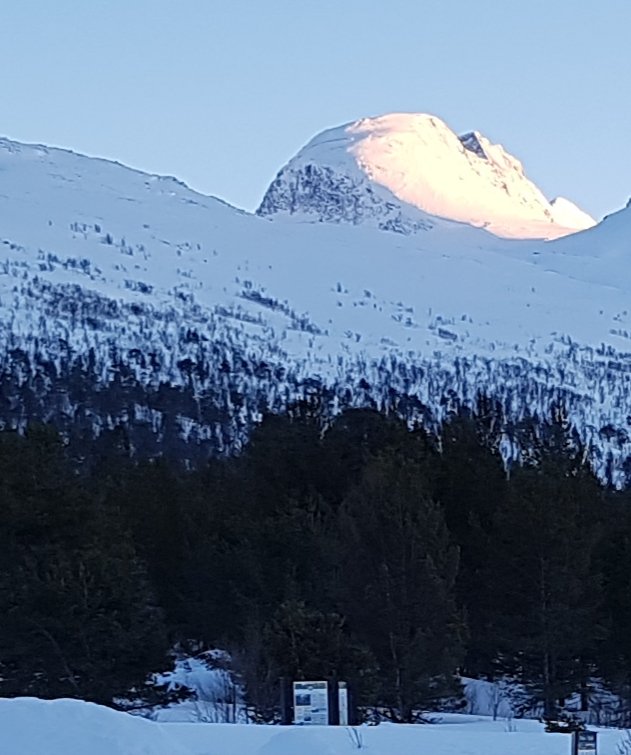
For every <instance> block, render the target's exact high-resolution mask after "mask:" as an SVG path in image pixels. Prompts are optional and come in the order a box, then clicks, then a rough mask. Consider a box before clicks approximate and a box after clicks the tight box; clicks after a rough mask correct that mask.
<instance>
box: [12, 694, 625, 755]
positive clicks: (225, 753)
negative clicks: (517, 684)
mask: <svg viewBox="0 0 631 755" xmlns="http://www.w3.org/2000/svg"><path fill="white" fill-rule="evenodd" d="M620 737H621V735H620V732H617V731H603V732H601V733H600V735H599V740H600V741H599V753H600V755H615V753H616V749H617V743H618V742H619V740H620ZM359 749H362V750H365V751H366V752H367V753H368V754H369V755H392V754H393V753H396V755H422V754H423V753H431V755H509V754H512V755H569V753H570V739H569V737H568V736H567V735H564V734H544V733H543V727H542V726H541V725H540V724H538V723H536V722H534V721H492V720H491V719H488V718H481V717H475V716H464V715H445V716H442V717H441V718H440V720H439V721H438V722H437V723H436V724H435V725H430V726H396V725H388V724H382V725H380V726H374V727H370V726H362V727H358V728H357V729H355V730H351V729H348V728H341V727H340V728H333V727H332V728H325V727H309V728H298V727H291V728H286V727H279V726H253V725H249V726H248V725H244V724H233V725H230V724H177V723H155V722H151V721H147V720H145V719H142V718H138V717H134V716H130V715H127V714H125V713H118V712H115V711H112V710H109V709H108V708H102V707H100V706H98V705H93V704H91V703H85V702H81V701H79V700H53V701H45V700H38V699H34V698H18V699H15V700H8V699H0V753H2V755H352V753H353V752H356V751H358V750H359Z"/></svg>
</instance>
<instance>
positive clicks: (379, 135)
mask: <svg viewBox="0 0 631 755" xmlns="http://www.w3.org/2000/svg"><path fill="white" fill-rule="evenodd" d="M258 212H259V214H260V215H264V216H267V215H276V214H279V213H280V214H290V215H294V214H297V215H299V216H300V215H302V216H306V217H308V218H309V217H311V218H314V217H315V218H316V219H319V220H327V221H331V220H335V221H347V222H352V223H370V224H375V225H377V226H378V227H379V228H382V229H386V230H396V231H400V232H403V233H411V232H416V231H419V230H423V229H426V228H428V227H432V226H433V225H435V221H432V220H430V219H429V218H427V217H426V215H425V213H429V214H430V215H434V216H439V217H441V218H449V219H451V220H457V221H460V222H464V223H470V224H472V225H474V226H477V227H482V228H486V229H488V230H489V231H491V232H493V233H495V234H497V235H499V236H504V237H508V238H556V237H558V236H564V235H567V234H568V233H573V232H575V231H577V230H582V229H585V228H589V227H590V226H592V225H594V223H595V221H594V220H593V218H591V217H590V216H589V215H587V214H586V213H584V212H583V211H582V210H580V209H579V208H578V207H576V205H574V204H573V203H572V202H570V201H569V200H567V199H563V198H558V199H556V200H554V201H553V202H549V201H548V200H547V199H546V198H545V196H544V195H543V194H542V193H541V191H540V190H539V189H538V188H537V187H536V186H535V185H534V184H533V183H532V182H531V181H530V180H529V179H528V178H527V176H526V175H525V173H524V169H523V166H522V164H521V163H520V162H519V160H517V158H515V157H513V156H512V155H510V154H508V152H506V150H504V148H503V147H502V146H500V145H499V144H492V143H491V142H490V141H489V140H488V139H486V138H485V137H484V136H482V135H481V134H480V133H478V132H477V131H473V132H470V133H468V134H464V135H463V136H461V137H458V136H457V135H456V134H455V133H454V132H453V131H452V130H451V129H450V128H449V127H448V126H447V125H446V124H445V123H444V122H443V121H441V120H440V119H439V118H436V117H434V116H431V115H422V114H409V113H395V114H390V115H384V116H380V117H378V118H365V119H363V120H360V121H356V122H355V123H350V124H346V125H344V126H340V127H338V128H333V129H330V130H328V131H325V132H324V133H322V134H319V135H318V136H316V137H315V138H314V139H312V140H311V141H310V142H309V144H307V146H306V147H305V148H304V149H303V150H301V151H300V152H299V153H298V155H296V157H294V158H293V159H292V160H291V161H290V162H289V164H288V165H287V166H286V167H285V168H283V170H282V171H281V172H280V173H279V174H278V176H277V178H276V180H275V181H274V182H273V184H272V185H271V186H270V188H269V190H268V192H267V194H266V195H265V197H264V198H263V201H262V203H261V206H260V208H259V210H258Z"/></svg>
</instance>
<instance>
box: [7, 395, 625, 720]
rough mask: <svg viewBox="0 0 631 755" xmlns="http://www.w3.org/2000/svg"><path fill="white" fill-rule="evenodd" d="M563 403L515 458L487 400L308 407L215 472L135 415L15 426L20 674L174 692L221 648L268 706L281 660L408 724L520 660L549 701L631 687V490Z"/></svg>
mask: <svg viewBox="0 0 631 755" xmlns="http://www.w3.org/2000/svg"><path fill="white" fill-rule="evenodd" d="M556 414H557V416H555V417H554V419H552V420H550V421H545V422H542V421H536V420H535V419H532V420H530V421H529V422H527V423H524V427H523V428H521V433H522V437H525V438H529V441H528V442H527V443H525V444H524V446H523V447H524V448H525V449H527V453H526V454H525V456H524V459H523V464H522V465H520V466H519V467H513V468H512V469H510V470H507V469H506V468H505V467H504V465H503V463H502V460H501V457H500V455H499V452H498V448H499V444H500V440H501V439H500V438H499V437H498V436H497V432H498V431H496V429H495V428H496V425H497V424H499V423H496V422H495V421H494V411H493V407H492V405H490V404H489V403H488V402H484V401H481V402H480V404H479V405H478V407H477V408H476V410H475V412H471V411H461V412H459V413H455V414H454V415H453V416H452V417H451V418H450V419H449V421H448V422H446V423H445V424H444V425H443V427H442V429H441V432H440V435H439V436H438V437H437V436H435V435H432V434H429V433H428V432H426V431H425V430H424V429H423V428H422V427H415V428H410V427H408V426H407V425H406V424H405V423H404V422H402V421H400V420H398V419H395V418H393V417H389V416H385V415H381V414H379V413H377V412H374V411H370V410H351V411H347V412H345V413H344V414H342V415H340V416H338V417H337V418H336V419H334V420H333V421H326V422H325V421H324V420H323V419H322V414H321V413H320V412H319V410H318V406H317V403H307V404H302V405H299V406H296V407H294V408H293V409H292V410H291V411H290V412H289V413H287V414H286V415H283V416H268V417H266V418H265V419H264V420H263V421H262V423H261V424H260V425H259V426H258V427H257V428H256V429H255V431H254V432H253V434H252V436H251V439H250V442H249V444H248V445H247V447H246V448H245V449H244V451H243V452H242V453H241V454H240V455H239V456H238V457H233V458H227V459H215V460H212V461H211V462H209V463H208V464H206V465H204V466H203V467H201V468H197V469H186V468H184V467H182V465H181V464H178V463H176V462H173V463H171V462H169V461H168V460H167V459H161V460H158V461H155V460H154V461H143V460H139V459H136V458H135V457H134V455H133V453H131V451H130V448H129V445H128V443H127V440H126V438H125V436H124V434H121V433H117V432H112V433H109V434H106V435H104V436H102V437H101V439H100V440H99V441H98V442H95V443H94V444H92V445H91V446H85V447H76V446H68V445H66V444H64V442H63V441H62V439H61V438H60V437H59V436H58V435H57V434H56V432H55V431H54V430H53V429H51V428H49V427H46V426H32V427H31V428H30V430H29V431H28V433H27V434H26V435H25V436H20V435H17V434H15V433H10V432H3V433H0V617H1V619H0V694H1V695H4V696H14V695H37V696H40V697H61V696H65V697H80V698H83V699H86V700H93V701H97V702H100V703H104V704H107V705H117V706H122V707H124V706H125V703H124V699H130V700H133V701H139V700H165V699H167V697H168V696H166V694H165V692H164V690H161V689H160V688H158V687H155V686H151V684H149V683H148V682H147V678H148V674H149V673H150V672H153V671H158V670H164V669H166V668H168V666H169V654H170V651H171V650H172V649H173V648H174V647H181V648H186V647H195V648H196V649H199V648H204V647H206V648H223V649H225V650H227V651H228V652H229V653H230V655H231V657H232V662H233V664H234V669H235V671H236V672H237V673H238V674H239V677H240V679H241V680H242V682H243V684H244V686H245V690H246V695H247V699H248V703H249V705H250V706H251V709H252V711H253V713H254V714H255V715H256V717H257V718H258V719H259V720H274V718H275V716H276V715H277V701H278V689H277V683H278V679H279V677H281V676H284V675H286V676H292V677H294V678H326V677H331V676H337V677H338V678H341V679H346V680H348V681H349V682H352V683H353V684H354V686H355V689H356V691H357V694H358V697H359V701H360V702H361V703H362V705H363V706H364V708H365V709H366V710H368V709H370V708H371V707H372V708H375V707H379V708H380V709H381V710H382V712H383V711H385V712H386V714H387V715H389V716H390V717H391V718H392V719H394V720H401V721H410V720H414V718H415V716H416V714H417V712H418V710H419V709H431V708H433V707H436V706H438V705H440V703H441V701H443V700H444V699H445V698H446V697H450V696H451V697H453V696H457V694H458V682H457V679H458V675H466V676H474V677H479V678H488V679H495V678H499V677H502V676H503V675H508V676H510V677H511V678H513V679H515V680H517V681H519V682H521V683H522V684H523V685H524V689H525V690H526V695H525V697H524V700H523V704H524V709H526V708H527V707H529V706H532V705H533V704H534V705H537V704H538V705H539V706H540V707H541V709H543V710H544V711H545V712H546V713H548V714H553V713H554V711H555V709H556V708H557V707H558V706H560V705H562V704H563V701H564V700H565V699H567V697H568V696H569V695H571V694H580V695H581V696H582V698H583V699H587V696H588V695H589V691H590V685H591V684H593V683H594V680H599V682H602V683H604V684H605V686H606V687H607V688H609V689H610V690H612V691H613V692H615V693H616V694H618V695H620V696H621V697H622V698H623V699H627V700H630V702H631V500H630V494H629V493H627V492H624V491H622V492H621V491H614V490H610V489H606V488H603V487H602V486H601V485H600V484H599V482H598V481H597V479H596V478H595V477H594V475H593V473H592V472H591V470H590V467H589V465H588V463H587V461H586V459H587V456H588V454H587V453H586V449H584V448H582V447H581V445H580V443H579V442H578V440H577V439H576V437H574V435H573V433H572V432H571V430H570V429H569V428H568V427H567V426H566V423H565V422H564V418H563V414H562V412H561V411H558V412H557V413H556Z"/></svg>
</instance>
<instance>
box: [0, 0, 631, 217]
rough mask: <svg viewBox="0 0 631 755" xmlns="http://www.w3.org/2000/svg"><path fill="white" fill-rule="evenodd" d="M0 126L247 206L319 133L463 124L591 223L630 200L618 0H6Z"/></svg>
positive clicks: (621, 4)
mask: <svg viewBox="0 0 631 755" xmlns="http://www.w3.org/2000/svg"><path fill="white" fill-rule="evenodd" d="M0 23H1V24H2V47H1V48H0V56H1V59H2V69H1V70H2V87H1V89H0V91H1V93H2V96H1V100H0V102H1V103H2V107H1V109H0V134H3V135H5V136H9V137H11V138H15V139H18V140H22V141H36V142H43V143H46V144H53V145H59V146H63V147H69V148H72V149H74V150H76V151H79V152H85V153H88V154H92V155H99V156H103V157H109V158H113V159H116V160H118V161H120V162H123V163H126V164H128V165H132V166H134V167H138V168H142V169H143V170H147V171H151V172H156V173H168V174H171V175H176V176H177V177H178V178H181V179H182V180H184V181H186V182H187V183H188V184H189V185H191V186H192V187H193V188H195V189H198V190H199V191H202V192H204V193H209V194H214V195H216V196H219V197H222V198H224V199H226V200H227V201H229V202H231V203H232V204H235V205H237V206H239V207H244V208H246V209H253V208H254V207H255V206H256V205H257V203H258V201H259V200H260V198H261V196H262V194H263V192H264V190H265V188H266V186H267V184H268V183H269V181H270V180H271V179H272V178H273V176H274V174H275V173H276V172H277V170H278V169H279V168H280V167H281V166H282V165H283V164H284V162H286V161H287V160H288V159H289V158H290V157H291V156H292V155H293V154H294V153H295V152H296V151H297V150H298V149H299V148H300V147H301V146H302V145H303V144H304V143H305V142H306V141H307V140H308V139H309V138H311V136H313V135H314V134H315V133H317V132H318V131H321V130H322V129H324V128H327V127H330V126H334V125H338V124H340V123H344V122H346V121H350V120H355V119H357V118H360V117H364V116H369V115H378V114H381V113H385V112H391V111H409V112H428V113H432V114H434V115H437V116H439V117H441V118H442V119H444V120H445V121H447V123H448V124H449V125H450V126H451V127H452V128H453V129H454V130H456V131H465V130H471V129H477V130H479V131H482V133H484V134H485V135H486V136H487V137H489V138H490V139H492V140H493V141H499V142H500V143H502V144H503V145H504V146H505V147H506V148H507V149H508V150H509V151H511V152H513V153H514V154H515V155H516V156H517V157H519V158H520V159H521V160H522V162H523V163H524V165H525V168H526V171H527V173H528V175H529V176H530V177H531V178H532V179H533V180H535V182H536V183H538V185H539V186H540V187H541V188H542V189H543V191H544V192H545V193H546V194H547V195H548V196H549V197H553V196H556V195H558V194H562V195H565V196H567V197H569V198H571V199H573V200H575V201H576V202H577V203H578V204H580V205H581V206H583V208H584V209H586V210H587V211H589V212H591V213H592V214H594V215H595V216H597V217H600V216H602V215H603V214H605V213H607V212H610V211H612V210H615V209H618V208H620V207H622V206H623V205H624V204H626V202H627V200H628V198H629V196H630V195H631V150H630V149H629V139H630V134H631V97H629V92H630V91H631V81H630V79H631V45H630V44H629V34H630V30H631V2H629V1H628V0H599V2H595V0H556V2H555V0H545V1H544V0H527V2H526V0H524V1H523V2H517V1H516V0H493V1H491V0H476V1H475V2H469V1H467V0H363V1H360V0H260V1H259V0H205V1H204V0H177V1H176V0H171V1H168V0H55V1H54V2H53V1H52V0H6V2H5V3H3V8H2V16H1V18H0Z"/></svg>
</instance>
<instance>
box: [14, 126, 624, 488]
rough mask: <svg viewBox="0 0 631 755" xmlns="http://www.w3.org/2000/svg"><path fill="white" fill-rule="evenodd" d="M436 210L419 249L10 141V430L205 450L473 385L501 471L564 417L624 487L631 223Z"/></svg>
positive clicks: (414, 410) (410, 414)
mask: <svg viewBox="0 0 631 755" xmlns="http://www.w3.org/2000/svg"><path fill="white" fill-rule="evenodd" d="M419 213H420V211H419ZM424 217H425V219H426V220H427V230H424V231H420V230H419V232H418V233H415V234H409V235H404V234H393V233H383V232H379V231H378V230H375V228H373V227H371V226H369V225H365V226H359V227H357V226H354V225H352V224H339V223H330V224H329V223H316V224H314V223H293V222H292V223H286V222H282V221H279V220H274V219H269V218H261V217H257V216H253V215H248V214H246V213H243V212H240V211H238V210H235V209H234V208H232V207H230V206H228V205H226V204H224V203H221V202H219V201H218V200H216V199H213V198H209V197H205V196H201V195H199V194H196V193H195V192H193V191H191V190H190V189H188V188H187V187H186V186H184V185H183V184H181V183H179V182H177V181H176V180H175V179H172V178H160V177H156V176H150V175H146V174H144V173H140V172H138V171H134V170H130V169H128V168H125V167H123V166H121V165H118V164H115V163H111V162H107V161H104V160H96V159H91V158H87V157H82V156H80V155H76V154H73V153H71V152H66V151H62V150H57V149H47V148H45V147H39V146H27V145H21V144H16V143H15V142H10V141H7V140H0V425H3V426H9V427H24V426H25V425H26V423H27V422H28V421H29V420H30V419H33V418H40V419H45V420H47V421H52V422H55V423H56V424H57V425H59V426H60V427H61V428H62V429H64V431H67V432H69V433H72V432H75V431H76V432H81V433H84V434H86V433H87V434H93V435H94V434H96V435H99V433H102V432H103V431H104V430H107V429H111V428H113V427H117V426H124V427H126V428H127V429H128V430H129V432H130V434H131V436H132V437H131V439H132V443H133V444H134V445H135V446H136V447H137V448H141V449H145V451H146V452H148V453H154V452H155V453H161V452H165V451H168V452H171V453H177V454H180V455H184V456H188V457H193V456H195V455H196V454H199V455H202V456H203V455H207V454H208V453H224V452H229V451H231V450H234V449H235V448H238V447H239V445H240V444H241V443H242V442H243V440H244V439H245V438H246V436H247V431H248V428H249V426H250V425H251V423H252V422H253V421H256V420H257V419H258V418H259V417H260V416H261V414H262V413H263V412H266V411H282V410H283V409H284V408H286V407H287V405H288V404H289V403H291V402H292V401H295V400H297V399H301V398H305V397H308V396H310V395H313V394H314V393H318V394H319V395H321V396H322V397H323V401H324V406H325V407H326V409H327V410H328V411H330V412H335V411H338V410H340V409H341V408H342V407H344V406H367V405H368V406H374V407H377V408H380V409H384V410H387V411H395V412H398V413H399V414H401V415H402V416H404V417H406V418H409V419H418V418H422V419H424V420H425V421H426V422H428V423H430V424H431V423H438V422H439V421H440V419H441V418H442V417H443V416H444V414H445V413H446V412H448V411H450V409H452V408H454V407H455V406H456V405H457V404H459V403H465V404H471V403H473V402H475V400H476V396H477V395H478V393H480V392H481V393H484V394H487V395H490V396H492V397H493V398H494V399H496V400H497V401H498V402H499V404H500V406H501V407H502V410H503V412H504V415H505V420H506V431H505V435H504V439H503V441H502V451H503V453H504V454H505V455H506V456H507V457H508V456H511V455H512V454H514V453H515V448H516V443H517V442H518V441H517V440H516V438H515V437H514V434H513V430H512V429H511V428H513V429H514V427H515V426H516V425H515V423H516V422H517V421H518V420H519V419H520V418H522V417H524V416H525V415H526V414H528V413H535V412H536V413H537V414H538V415H539V416H545V415H546V414H547V413H548V412H549V410H550V406H551V405H552V403H553V402H557V403H562V404H563V405H564V406H566V407H567V410H568V413H569V416H570V419H571V420H572V422H573V423H574V425H575V426H576V428H577V429H578V430H579V432H580V433H581V435H582V437H583V438H584V439H585V440H586V441H587V442H590V443H592V444H593V445H594V451H593V459H594V464H595V466H596V468H597V469H598V471H599V473H600V474H601V475H603V476H608V477H610V478H611V479H615V480H617V481H620V479H622V476H623V475H624V474H625V472H624V470H625V464H626V459H627V457H628V456H629V454H630V453H631V441H630V440H629V436H628V422H629V420H628V417H629V415H631V411H630V410H631V402H630V400H629V398H628V397H629V395H631V354H630V353H629V352H631V348H630V340H629V339H630V337H631V322H630V320H631V318H630V316H629V310H630V309H631V308H630V306H629V301H630V296H631V277H630V276H629V274H628V268H629V262H628V254H629V245H630V244H629V239H630V237H631V209H625V210H622V211H621V212H619V213H617V214H615V215H613V216H611V217H609V218H608V219H607V220H605V221H604V222H603V223H602V224H600V225H599V226H597V227H595V228H592V229H590V230H588V231H586V232H583V233H579V234H576V235H573V236H568V237H566V238H564V239H560V240H559V241H555V242H543V241H507V240H504V239H500V238H498V237H496V236H494V235H491V234H489V233H487V232H486V231H483V230H481V229H477V228H472V227H470V226H468V225H464V224H460V223H455V222H451V221H447V220H440V219H437V218H435V217H433V216H429V215H427V214H425V216H424Z"/></svg>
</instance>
